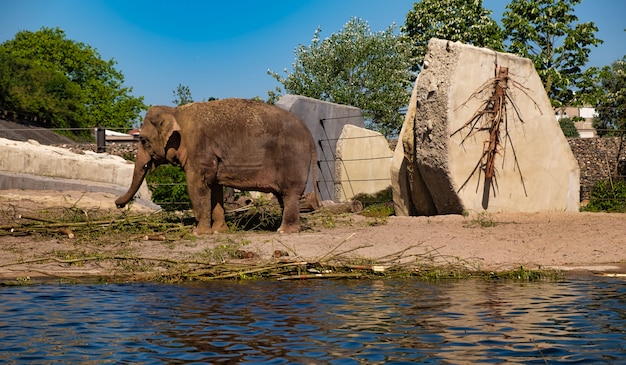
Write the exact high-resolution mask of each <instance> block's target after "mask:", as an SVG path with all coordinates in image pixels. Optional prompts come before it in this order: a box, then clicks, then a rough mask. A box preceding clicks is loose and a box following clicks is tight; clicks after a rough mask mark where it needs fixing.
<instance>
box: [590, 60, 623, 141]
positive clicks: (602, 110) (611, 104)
mask: <svg viewBox="0 0 626 365" xmlns="http://www.w3.org/2000/svg"><path fill="white" fill-rule="evenodd" d="M599 89H601V90H604V91H605V94H604V97H603V98H602V99H601V100H600V102H599V103H598V105H597V106H596V111H597V112H598V117H597V118H596V119H595V120H594V122H593V127H594V128H596V129H597V131H598V135H600V136H605V135H613V134H616V131H617V130H626V56H624V57H622V59H621V60H617V61H615V62H613V64H612V65H611V66H605V67H603V68H602V71H601V72H600V78H599Z"/></svg>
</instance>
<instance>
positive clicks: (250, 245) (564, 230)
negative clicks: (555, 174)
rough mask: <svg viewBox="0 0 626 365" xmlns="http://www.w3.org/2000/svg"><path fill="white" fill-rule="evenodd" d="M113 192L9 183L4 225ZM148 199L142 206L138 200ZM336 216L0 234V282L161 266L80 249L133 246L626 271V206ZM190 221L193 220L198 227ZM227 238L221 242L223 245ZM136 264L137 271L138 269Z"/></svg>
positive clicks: (153, 251) (186, 254)
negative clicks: (178, 233)
mask: <svg viewBox="0 0 626 365" xmlns="http://www.w3.org/2000/svg"><path fill="white" fill-rule="evenodd" d="M114 198H115V197H114V196H110V194H104V193H90V194H83V193H79V192H50V191H45V192H44V191H19V190H4V191H1V192H0V206H1V210H0V213H1V214H0V225H2V226H3V227H7V226H10V225H11V224H15V223H16V222H17V221H16V217H18V216H22V215H29V216H33V215H34V216H36V215H37V214H38V212H41V211H48V212H49V211H50V210H51V209H61V208H66V209H67V207H71V208H72V209H76V210H79V211H80V210H81V209H82V210H83V211H84V212H85V214H88V210H89V209H93V208H94V207H95V208H97V209H99V210H100V211H102V210H107V209H111V210H114V209H115V208H114V205H113V200H114ZM136 208H141V207H136ZM332 223H333V224H334V227H331V226H332V225H333V224H326V225H320V224H318V225H315V226H313V227H310V228H309V229H307V230H305V231H303V232H301V233H297V234H277V233H273V232H244V233H231V234H220V235H213V236H202V237H199V238H197V239H179V240H169V239H165V240H154V239H149V240H146V239H145V237H143V236H141V237H126V238H124V239H123V240H120V241H119V242H116V243H114V244H112V243H110V242H106V243H101V242H98V241H89V240H86V239H84V238H81V239H77V238H70V237H69V236H68V235H66V234H63V233H62V232H59V233H57V234H52V235H51V234H46V235H39V234H29V235H21V236H19V235H12V234H9V233H10V232H9V231H7V230H6V229H5V232H4V234H3V235H2V236H0V242H1V243H0V282H8V281H11V280H16V279H17V278H20V279H23V278H26V277H29V278H41V279H45V278H52V279H55V278H72V277H93V278H98V277H111V276H133V275H136V277H137V278H138V279H141V277H148V276H150V275H154V274H155V270H156V271H158V270H163V268H159V267H156V266H155V267H152V266H151V267H146V268H145V270H144V271H143V272H142V273H134V272H133V273H129V272H125V271H124V270H125V269H124V267H123V265H120V263H119V262H115V261H106V260H104V261H103V260H93V261H91V260H86V261H79V262H71V259H72V258H80V257H83V258H84V257H97V255H109V256H114V255H116V254H118V253H119V252H122V251H123V252H124V253H129V254H131V255H132V256H133V257H137V260H140V259H141V258H152V259H158V260H168V259H170V260H176V261H181V262H182V261H185V260H188V261H189V260H191V261H193V260H198V258H199V257H203V256H202V255H204V256H206V254H207V252H211V251H212V250H215V249H216V248H219V247H224V246H225V245H231V246H232V245H235V246H238V247H241V248H242V250H244V251H245V252H248V253H250V256H251V258H245V257H244V258H241V259H242V260H239V262H241V261H243V262H245V261H246V260H251V261H256V262H258V261H259V260H266V261H268V262H271V261H273V260H274V261H275V260H279V259H278V258H275V257H274V255H275V252H276V251H281V252H283V253H286V254H288V255H289V256H284V257H281V258H280V260H283V261H285V260H287V261H308V262H316V260H317V261H320V260H321V261H323V260H325V259H328V258H329V257H333V258H334V259H337V260H339V261H341V260H343V261H346V262H348V261H350V262H371V261H373V262H381V261H382V262H387V263H392V262H393V263H399V262H405V263H407V262H408V263H411V262H413V263H416V262H422V263H428V264H434V265H442V266H445V265H457V266H462V267H465V268H467V269H470V270H480V271H505V270H511V269H514V268H517V267H519V266H524V267H525V268H528V269H534V268H556V269H559V270H583V271H588V272H604V273H622V272H626V250H624V249H623V246H624V244H625V243H626V215H623V214H607V213H564V212H549V213H515V214H513V213H506V214H504V213H501V214H482V215H481V214H470V215H469V216H468V217H463V216H460V215H450V216H435V217H389V218H388V219H387V220H386V221H381V220H374V219H372V218H366V217H363V216H360V215H343V216H341V217H338V218H337V219H336V222H332ZM189 230H191V226H190V227H189ZM220 245H221V246H220ZM136 267H137V266H134V267H133V269H132V270H136Z"/></svg>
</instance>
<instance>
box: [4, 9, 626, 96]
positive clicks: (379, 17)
mask: <svg viewBox="0 0 626 365" xmlns="http://www.w3.org/2000/svg"><path fill="white" fill-rule="evenodd" d="M268 3H269V4H270V5H268ZM507 3H508V1H504V0H483V6H484V7H485V8H487V9H490V10H492V11H493V14H492V17H493V18H494V19H496V20H498V21H499V20H500V17H501V15H502V13H503V12H504V8H505V5H506V4H507ZM412 7H413V1H401V0H386V1H383V0H377V1H375V0H340V1H337V0H300V1H293V0H273V1H271V2H268V1H251V0H238V1H208V0H206V1H189V0H179V1H176V2H174V1H162V0H151V1H146V0H141V1H132V0H109V1H104V0H55V1H50V0H20V1H16V0H0V10H1V11H0V12H1V13H2V14H3V17H2V18H3V19H2V21H1V22H0V42H4V41H5V40H8V39H12V38H14V36H15V34H16V33H17V32H18V31H20V30H30V31H36V30H38V29H40V28H41V27H44V26H45V27H59V28H61V29H63V30H64V31H65V33H66V36H67V38H69V39H72V40H75V41H79V42H83V43H85V44H88V45H90V46H92V47H93V48H95V49H96V50H97V51H98V52H99V53H100V55H101V56H102V58H104V59H106V60H109V59H111V58H113V59H114V60H115V61H116V62H117V65H116V68H117V69H118V70H120V71H121V72H122V73H123V74H124V76H125V84H126V86H129V87H132V88H133V94H134V95H136V96H144V97H145V102H146V104H148V105H171V104H172V99H173V94H172V92H173V90H174V89H175V88H176V86H177V85H178V84H183V85H186V86H189V88H190V90H191V93H192V96H193V98H194V99H195V100H202V99H208V98H209V97H216V98H220V99H221V98H226V97H243V98H251V97H254V96H260V97H261V98H263V99H266V98H267V91H268V90H273V89H274V88H275V87H276V86H279V84H278V83H277V81H276V80H275V79H274V78H272V77H271V76H269V75H268V74H267V70H268V69H271V70H274V71H278V72H282V70H283V69H284V68H290V67H291V64H292V63H293V61H294V53H293V50H294V48H296V47H297V46H298V45H299V44H305V45H308V44H310V42H311V39H312V37H313V33H314V31H315V30H316V29H317V28H318V27H321V29H322V36H323V37H326V36H330V35H331V34H332V33H336V32H337V31H339V30H340V29H341V28H342V27H343V25H344V24H345V23H346V22H347V21H348V20H349V19H350V17H353V16H356V17H359V18H361V19H363V20H366V21H367V22H368V23H369V24H370V26H371V28H372V31H375V32H376V31H381V30H384V29H386V28H388V27H389V26H390V25H391V24H392V23H394V22H395V23H396V24H397V25H398V27H399V26H400V25H402V24H403V23H404V20H405V16H406V14H407V13H408V11H409V10H410V9H411V8H412ZM624 14H626V1H625V0H583V3H582V4H581V5H579V6H577V7H576V15H577V16H578V17H579V19H580V21H593V22H595V23H596V26H598V28H599V32H598V34H597V36H598V37H599V38H600V39H602V40H604V44H602V45H601V46H599V47H597V48H593V49H592V52H591V55H590V63H589V65H590V66H604V65H608V64H611V63H612V62H614V61H616V60H618V59H620V58H622V56H624V55H625V54H626V32H624V29H625V28H626V20H624V19H625V18H624Z"/></svg>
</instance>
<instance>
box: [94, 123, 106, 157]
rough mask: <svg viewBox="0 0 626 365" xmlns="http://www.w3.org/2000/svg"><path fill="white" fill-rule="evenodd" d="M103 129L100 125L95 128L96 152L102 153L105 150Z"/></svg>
mask: <svg viewBox="0 0 626 365" xmlns="http://www.w3.org/2000/svg"><path fill="white" fill-rule="evenodd" d="M104 131H105V129H104V128H101V127H97V128H96V146H97V150H96V152H98V153H103V152H106V151H107V148H106V134H105V133H104Z"/></svg>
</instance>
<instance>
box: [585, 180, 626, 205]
mask: <svg viewBox="0 0 626 365" xmlns="http://www.w3.org/2000/svg"><path fill="white" fill-rule="evenodd" d="M583 210H584V211H588V212H613V213H625V212H626V182H624V181H622V180H618V181H613V182H612V181H610V180H602V181H598V182H596V183H595V184H594V186H593V190H592V192H591V198H590V199H589V204H587V206H586V207H584V208H583Z"/></svg>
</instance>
